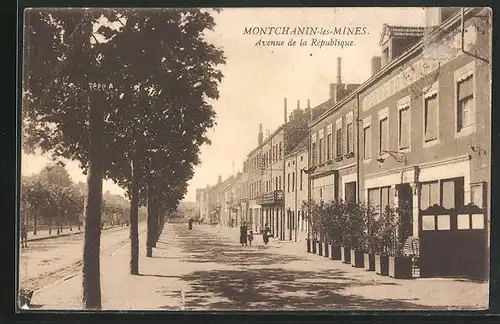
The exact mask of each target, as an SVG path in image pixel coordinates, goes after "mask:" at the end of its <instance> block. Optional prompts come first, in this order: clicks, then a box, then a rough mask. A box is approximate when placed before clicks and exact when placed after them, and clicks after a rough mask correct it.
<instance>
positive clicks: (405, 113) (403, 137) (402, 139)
mask: <svg viewBox="0 0 500 324" xmlns="http://www.w3.org/2000/svg"><path fill="white" fill-rule="evenodd" d="M409 117H410V114H409V108H408V107H405V108H403V109H401V110H400V111H399V145H400V146H401V147H402V148H406V147H408V146H409V144H410V143H409V131H410V128H409V121H410V120H409Z"/></svg>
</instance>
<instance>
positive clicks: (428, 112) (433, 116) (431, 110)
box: [424, 93, 438, 142]
mask: <svg viewBox="0 0 500 324" xmlns="http://www.w3.org/2000/svg"><path fill="white" fill-rule="evenodd" d="M437 103H438V101H437V93H433V94H432V95H430V96H428V97H426V98H425V100H424V134H425V141H426V142H429V141H433V140H435V139H437V134H438V130H437V128H438V113H437V109H438V106H437Z"/></svg>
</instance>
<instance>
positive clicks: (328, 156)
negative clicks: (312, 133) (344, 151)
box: [326, 134, 332, 161]
mask: <svg viewBox="0 0 500 324" xmlns="http://www.w3.org/2000/svg"><path fill="white" fill-rule="evenodd" d="M331 159H332V134H328V136H327V137H326V160H327V161H329V160H331Z"/></svg>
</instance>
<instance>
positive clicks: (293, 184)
mask: <svg viewBox="0 0 500 324" xmlns="http://www.w3.org/2000/svg"><path fill="white" fill-rule="evenodd" d="M294 191H295V172H292V192H294Z"/></svg>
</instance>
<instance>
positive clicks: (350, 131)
mask: <svg viewBox="0 0 500 324" xmlns="http://www.w3.org/2000/svg"><path fill="white" fill-rule="evenodd" d="M346 140H347V153H352V152H353V151H354V132H353V124H352V122H350V123H349V124H347V139H346Z"/></svg>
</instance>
